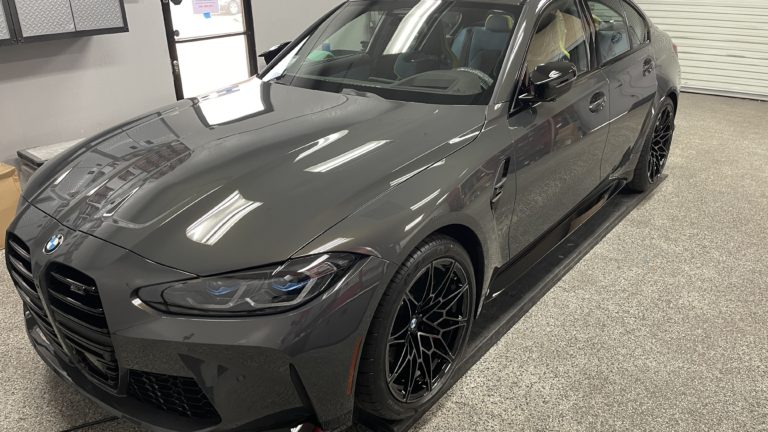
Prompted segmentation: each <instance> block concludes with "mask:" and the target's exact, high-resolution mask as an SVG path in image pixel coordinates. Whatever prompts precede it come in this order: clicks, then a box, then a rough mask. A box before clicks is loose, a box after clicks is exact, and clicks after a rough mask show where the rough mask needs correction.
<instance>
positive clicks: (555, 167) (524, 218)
mask: <svg viewBox="0 0 768 432" xmlns="http://www.w3.org/2000/svg"><path fill="white" fill-rule="evenodd" d="M587 28H588V27H587V23H586V22H585V21H584V20H583V19H582V14H581V13H580V9H579V8H578V7H577V5H576V1H575V0H556V1H555V2H553V3H552V4H551V5H550V6H549V7H548V8H547V9H546V10H545V11H544V13H543V14H542V16H541V18H540V22H539V24H538V27H537V31H536V34H535V35H534V37H533V39H532V41H531V44H530V47H529V49H528V54H527V60H526V63H527V66H526V68H527V72H528V73H530V72H531V71H532V70H533V69H534V68H535V67H536V66H537V65H540V64H543V63H548V62H552V61H569V62H571V63H573V64H574V65H576V68H577V70H578V73H579V76H578V78H577V79H576V82H575V83H574V84H573V87H572V88H571V90H570V91H569V92H568V93H566V94H565V95H563V96H562V97H560V98H559V99H557V100H555V101H554V102H543V103H538V104H536V105H534V106H527V105H522V104H521V106H520V107H518V108H517V109H515V111H513V113H512V115H511V117H510V119H509V127H510V132H511V133H512V135H513V136H512V139H513V142H514V147H515V149H514V168H515V170H516V178H517V200H516V203H515V210H514V214H513V217H512V222H511V226H510V231H509V248H510V256H511V257H515V256H516V255H518V254H519V253H520V252H522V251H523V249H524V248H525V247H526V246H528V245H529V244H531V243H533V242H534V241H535V240H536V239H537V238H538V237H540V236H542V235H543V234H545V233H546V232H547V231H548V230H549V229H550V228H552V227H554V226H555V225H557V223H558V222H559V221H560V220H562V219H563V218H565V217H566V216H567V215H568V214H569V213H570V212H571V210H573V209H575V208H576V207H577V206H578V204H579V203H580V202H581V201H583V200H584V199H585V198H587V197H588V196H589V194H590V193H591V192H592V191H593V190H595V189H596V188H597V187H598V185H599V183H600V180H601V178H600V164H601V160H602V155H603V150H604V149H605V142H606V139H607V136H608V126H607V125H608V120H609V118H608V103H607V95H608V80H607V78H606V77H605V75H604V74H603V73H602V72H601V71H599V70H593V68H592V62H591V59H590V50H589V43H588V42H589V38H588V37H587V35H588V34H589V33H588V32H587ZM527 81H528V78H527V76H526V77H524V78H523V83H524V84H523V87H524V88H523V89H522V90H521V91H520V92H519V93H520V94H524V93H527V92H528V85H527V84H525V83H527Z"/></svg>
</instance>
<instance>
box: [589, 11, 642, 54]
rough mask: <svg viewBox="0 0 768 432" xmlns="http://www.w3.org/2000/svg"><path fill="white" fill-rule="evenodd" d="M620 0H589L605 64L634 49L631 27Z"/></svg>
mask: <svg viewBox="0 0 768 432" xmlns="http://www.w3.org/2000/svg"><path fill="white" fill-rule="evenodd" d="M622 3H623V2H622V1H620V0H589V1H588V2H587V4H588V5H589V9H590V11H591V13H592V21H593V22H594V23H595V28H596V29H597V51H598V53H599V55H600V62H601V63H602V64H605V63H607V62H609V61H611V60H613V59H614V58H616V57H618V56H620V55H622V54H624V53H626V52H628V51H629V50H631V49H632V42H631V40H630V35H629V27H628V26H627V21H626V20H625V19H624V6H623V4H622Z"/></svg>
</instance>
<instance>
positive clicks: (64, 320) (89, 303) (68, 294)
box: [45, 263, 119, 389]
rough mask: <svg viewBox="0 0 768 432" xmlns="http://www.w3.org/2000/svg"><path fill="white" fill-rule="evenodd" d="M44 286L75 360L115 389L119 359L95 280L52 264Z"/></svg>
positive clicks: (66, 267) (85, 369) (70, 269)
mask: <svg viewBox="0 0 768 432" xmlns="http://www.w3.org/2000/svg"><path fill="white" fill-rule="evenodd" d="M45 287H46V288H47V291H48V302H49V305H50V310H51V313H52V315H53V318H54V320H55V322H56V327H57V328H58V330H59V333H60V334H61V335H62V338H63V339H64V340H65V341H66V342H67V344H68V345H69V346H70V347H71V348H72V350H71V351H72V353H73V354H74V357H75V358H74V359H73V360H76V361H77V363H78V364H79V366H80V367H81V369H83V370H84V371H85V372H86V373H87V374H88V375H89V376H90V377H91V378H93V379H94V380H95V381H97V382H99V383H101V384H103V385H105V386H107V387H109V388H111V389H116V388H117V387H118V384H119V383H118V381H119V370H118V364H117V358H116V357H115V349H114V347H113V345H112V339H111V338H110V336H109V327H108V326H107V319H106V317H105V316H104V309H103V308H102V306H101V298H100V297H99V292H98V289H97V287H96V281H94V280H93V279H92V278H91V277H89V276H88V275H86V274H84V273H82V272H80V271H78V270H75V269H73V268H71V267H68V266H65V265H62V264H59V263H52V264H51V265H50V266H49V267H48V271H47V272H46V283H45Z"/></svg>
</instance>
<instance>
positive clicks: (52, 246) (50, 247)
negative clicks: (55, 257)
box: [43, 234, 64, 255]
mask: <svg viewBox="0 0 768 432" xmlns="http://www.w3.org/2000/svg"><path fill="white" fill-rule="evenodd" d="M62 243H64V236H63V235H61V234H54V235H53V236H52V237H51V238H50V239H49V240H48V243H46V244H45V247H44V248H43V252H45V253H46V254H47V255H50V254H52V253H54V252H56V249H58V248H59V246H61V244H62Z"/></svg>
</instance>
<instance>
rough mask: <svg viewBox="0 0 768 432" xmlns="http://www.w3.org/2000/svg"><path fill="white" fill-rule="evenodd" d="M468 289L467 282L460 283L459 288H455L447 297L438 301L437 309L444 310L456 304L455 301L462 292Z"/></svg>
mask: <svg viewBox="0 0 768 432" xmlns="http://www.w3.org/2000/svg"><path fill="white" fill-rule="evenodd" d="M468 289H469V284H464V285H462V286H461V288H459V289H458V290H456V292H453V293H451V295H449V296H448V297H446V298H444V299H442V300H441V301H440V304H439V305H438V310H441V311H446V310H448V309H450V308H451V307H453V305H455V304H456V301H457V300H459V299H460V298H461V297H462V296H463V295H464V293H466V292H467V290H468Z"/></svg>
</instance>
